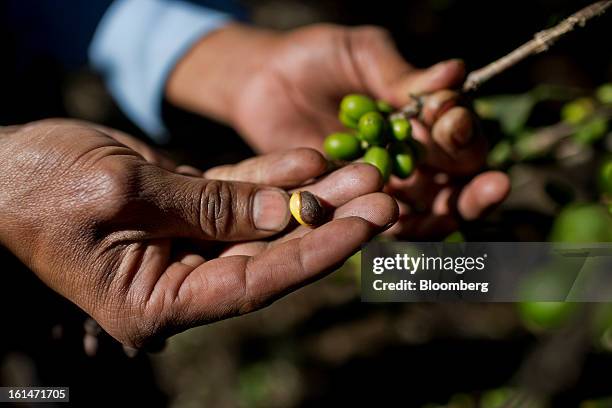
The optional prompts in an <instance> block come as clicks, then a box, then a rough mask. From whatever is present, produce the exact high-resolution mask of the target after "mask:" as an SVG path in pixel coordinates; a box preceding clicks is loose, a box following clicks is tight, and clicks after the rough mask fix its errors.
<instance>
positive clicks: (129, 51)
mask: <svg viewBox="0 0 612 408" xmlns="http://www.w3.org/2000/svg"><path fill="white" fill-rule="evenodd" d="M230 19H231V17H230V16H229V15H228V14H225V13H222V12H219V11H216V10H213V9H210V8H206V7H203V6H198V5H195V4H193V3H189V2H184V1H175V0H116V1H115V2H114V3H113V4H112V5H111V6H110V7H109V8H108V10H107V11H106V13H105V14H104V16H103V17H102V20H101V21H100V23H99V24H98V28H97V29H96V32H95V34H94V37H93V40H92V42H91V44H90V46H89V59H90V61H91V63H92V65H93V67H94V68H96V69H97V70H99V71H100V72H102V73H103V74H104V76H105V78H106V81H107V84H108V86H109V88H110V91H111V92H112V93H113V95H114V97H115V99H116V100H117V101H118V103H119V105H120V106H121V108H122V109H123V110H124V112H125V113H126V114H127V115H128V117H130V119H132V120H133V121H134V122H135V123H136V124H137V125H138V126H140V127H141V128H142V129H143V130H144V131H145V132H147V133H148V134H149V135H150V136H151V137H152V138H153V139H155V140H156V141H157V142H159V143H163V142H166V141H167V140H168V135H167V133H166V132H165V129H164V126H163V123H162V120H161V106H162V100H163V96H164V95H163V94H164V87H165V84H166V80H167V78H168V75H169V74H170V72H171V70H172V68H173V67H174V66H175V64H176V63H177V62H178V60H179V59H180V58H181V56H182V55H184V54H185V53H186V52H187V51H188V50H189V49H190V48H191V46H192V45H193V44H194V43H195V42H196V41H197V40H198V39H200V38H201V37H203V36H204V35H206V34H207V33H210V32H211V31H213V30H215V29H217V28H219V27H222V26H223V25H225V24H226V23H228V22H229V21H230Z"/></svg>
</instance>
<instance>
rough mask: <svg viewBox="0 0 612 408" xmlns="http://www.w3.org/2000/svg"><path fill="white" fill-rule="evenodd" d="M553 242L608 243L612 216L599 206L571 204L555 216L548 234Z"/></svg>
mask: <svg viewBox="0 0 612 408" xmlns="http://www.w3.org/2000/svg"><path fill="white" fill-rule="evenodd" d="M550 240H551V241H553V242H576V243H584V242H610V241H612V216H610V213H609V211H608V208H607V207H606V206H604V205H600V204H572V205H569V206H567V207H566V208H565V209H563V211H561V213H560V214H559V215H558V216H557V219H556V220H555V222H554V224H553V228H552V231H551V234H550Z"/></svg>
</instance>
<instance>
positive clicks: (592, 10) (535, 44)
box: [463, 0, 612, 92]
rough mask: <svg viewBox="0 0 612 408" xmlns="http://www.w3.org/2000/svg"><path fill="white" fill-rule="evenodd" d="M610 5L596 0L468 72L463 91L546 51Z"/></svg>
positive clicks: (609, 1)
mask: <svg viewBox="0 0 612 408" xmlns="http://www.w3.org/2000/svg"><path fill="white" fill-rule="evenodd" d="M610 7H612V0H604V1H598V2H597V3H593V4H591V5H590V6H587V7H585V8H583V9H582V10H580V11H579V12H577V13H575V14H573V15H571V16H570V17H568V18H567V19H565V20H563V21H562V22H561V23H559V24H558V25H557V26H555V27H553V28H550V29H548V30H544V31H541V32H539V33H537V34H536V35H535V36H534V38H533V39H532V40H531V41H529V42H527V43H525V44H523V45H522V46H520V47H519V48H517V49H516V50H514V51H512V52H511V53H510V54H508V55H506V56H505V57H503V58H500V59H498V60H497V61H494V62H493V63H491V64H489V65H487V66H486V67H484V68H481V69H479V70H476V71H473V72H472V73H470V74H469V75H468V77H467V80H466V81H465V83H464V84H463V92H470V91H475V90H476V89H478V88H479V87H480V86H481V85H482V84H484V83H485V82H487V81H488V80H489V79H491V78H493V77H494V76H496V75H499V74H500V73H502V72H504V71H505V70H507V69H508V68H510V67H512V66H514V65H516V64H517V63H519V62H521V61H522V60H524V59H525V58H527V57H529V56H531V55H536V54H539V53H542V52H545V51H548V50H549V49H550V47H551V46H552V45H553V44H554V43H555V42H556V41H557V40H558V39H559V38H561V37H563V36H564V35H565V34H567V33H570V32H572V31H574V29H575V28H576V27H577V26H580V27H584V26H585V24H586V23H587V22H588V21H589V20H591V19H592V18H594V17H597V16H600V15H602V14H603V13H605V12H606V10H607V9H609V8H610Z"/></svg>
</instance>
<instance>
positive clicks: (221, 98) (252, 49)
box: [165, 23, 279, 123]
mask: <svg viewBox="0 0 612 408" xmlns="http://www.w3.org/2000/svg"><path fill="white" fill-rule="evenodd" d="M278 37H279V34H278V33H277V32H274V31H272V30H265V29H259V28H255V27H251V26H247V25H243V24H238V23H232V24H229V25H227V26H226V27H223V28H221V29H219V30H217V31H215V32H213V33H210V34H209V35H207V36H205V37H203V38H202V39H200V40H199V41H198V42H197V43H196V44H195V45H194V46H193V47H192V49H191V50H190V51H189V52H187V54H185V55H184V56H183V58H182V59H181V60H180V61H179V62H178V64H177V65H176V66H175V67H174V69H173V70H172V72H171V74H170V76H169V77H168V81H167V83H166V88H165V93H166V97H167V99H168V101H169V102H171V103H172V104H174V105H176V106H178V107H180V108H183V109H186V110H189V111H192V112H195V113H198V114H201V115H205V116H208V117H212V118H214V119H217V120H220V121H222V122H225V123H231V122H232V112H233V111H234V107H235V105H236V100H237V98H238V97H239V96H240V94H241V90H242V89H244V87H245V84H246V83H247V81H248V80H249V78H251V77H252V75H253V73H254V72H256V71H257V70H258V69H259V68H260V67H261V66H262V65H263V64H264V63H265V61H266V60H267V55H268V51H269V50H271V49H272V47H273V45H274V44H275V42H276V40H277V39H278Z"/></svg>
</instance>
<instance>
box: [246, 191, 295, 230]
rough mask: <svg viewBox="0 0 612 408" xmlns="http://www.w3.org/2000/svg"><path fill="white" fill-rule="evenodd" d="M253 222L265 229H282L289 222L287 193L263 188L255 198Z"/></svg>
mask: <svg viewBox="0 0 612 408" xmlns="http://www.w3.org/2000/svg"><path fill="white" fill-rule="evenodd" d="M253 222H254V223H255V228H257V229H258V230H263V231H276V232H278V231H282V230H283V229H285V227H286V226H287V223H288V222H289V204H288V199H287V194H285V192H284V191H282V190H277V189H271V188H266V189H261V190H258V191H257V193H255V198H254V199H253Z"/></svg>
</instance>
